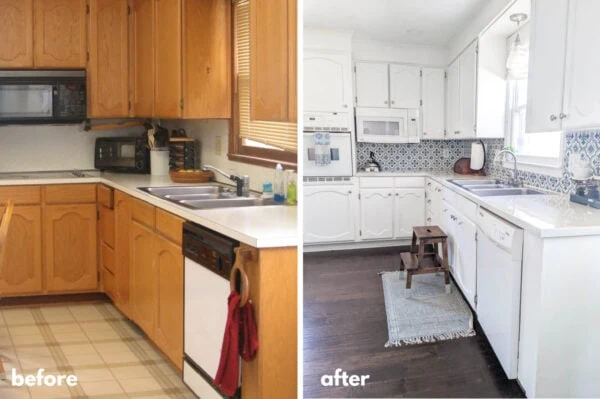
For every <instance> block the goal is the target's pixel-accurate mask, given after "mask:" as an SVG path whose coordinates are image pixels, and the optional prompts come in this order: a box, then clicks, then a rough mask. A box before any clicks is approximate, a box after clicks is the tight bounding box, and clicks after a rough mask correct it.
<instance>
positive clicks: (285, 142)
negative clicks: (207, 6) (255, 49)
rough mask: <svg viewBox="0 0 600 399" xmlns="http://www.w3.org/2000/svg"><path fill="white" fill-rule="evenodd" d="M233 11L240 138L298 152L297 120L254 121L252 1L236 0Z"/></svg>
mask: <svg viewBox="0 0 600 399" xmlns="http://www.w3.org/2000/svg"><path fill="white" fill-rule="evenodd" d="M233 12H234V24H235V38H234V40H235V54H236V57H235V60H234V65H235V71H236V75H237V98H238V107H239V109H238V115H239V118H238V119H239V137H240V138H241V139H248V140H252V141H256V142H259V143H262V144H266V145H269V146H273V147H277V148H280V149H282V150H286V151H291V152H297V148H298V146H297V142H298V139H297V136H298V131H297V124H296V123H292V122H271V121H258V120H250V106H251V104H250V101H251V100H250V34H251V33H250V0H235V1H234V2H233ZM282 84H285V83H284V82H282Z"/></svg>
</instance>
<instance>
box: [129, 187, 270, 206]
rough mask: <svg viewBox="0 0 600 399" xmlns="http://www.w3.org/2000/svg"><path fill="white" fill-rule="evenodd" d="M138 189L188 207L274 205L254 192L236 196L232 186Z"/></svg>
mask: <svg viewBox="0 0 600 399" xmlns="http://www.w3.org/2000/svg"><path fill="white" fill-rule="evenodd" d="M138 190H142V191H145V192H147V193H149V194H152V195H154V196H155V197H158V198H162V199H164V200H167V201H170V202H173V203H174V204H177V205H182V206H185V207H187V208H190V209H212V208H235V207H248V206H264V205H275V202H274V201H273V200H272V199H268V200H265V199H263V198H261V197H260V196H259V195H258V194H255V193H250V196H248V197H238V196H237V195H236V190H235V189H234V188H230V187H226V186H221V185H216V184H214V185H206V186H171V187H138Z"/></svg>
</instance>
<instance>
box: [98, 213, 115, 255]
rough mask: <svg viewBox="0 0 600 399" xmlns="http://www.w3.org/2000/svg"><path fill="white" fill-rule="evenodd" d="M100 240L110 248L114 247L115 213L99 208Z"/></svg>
mask: <svg viewBox="0 0 600 399" xmlns="http://www.w3.org/2000/svg"><path fill="white" fill-rule="evenodd" d="M100 238H101V239H102V242H103V243H105V244H106V245H108V246H110V247H111V248H114V247H115V211H114V210H112V209H109V208H105V207H103V206H101V207H100Z"/></svg>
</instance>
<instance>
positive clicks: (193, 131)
mask: <svg viewBox="0 0 600 399" xmlns="http://www.w3.org/2000/svg"><path fill="white" fill-rule="evenodd" d="M162 124H163V125H164V126H165V127H166V128H168V129H170V130H171V129H176V128H184V129H185V130H186V132H187V134H188V136H189V137H193V138H195V139H197V140H198V141H199V142H200V162H201V164H203V165H212V166H215V167H217V168H219V169H223V170H224V171H226V172H228V173H232V174H239V175H248V176H249V177H250V189H251V190H256V191H262V183H263V181H271V182H272V181H273V179H274V177H275V172H274V168H265V167H262V166H256V165H250V164H246V163H241V162H233V161H230V160H229V159H228V158H227V149H228V139H229V120H169V121H163V123H162ZM216 178H217V180H218V181H220V182H223V183H228V184H231V182H230V181H229V180H228V179H226V178H224V177H222V176H221V175H218V174H216Z"/></svg>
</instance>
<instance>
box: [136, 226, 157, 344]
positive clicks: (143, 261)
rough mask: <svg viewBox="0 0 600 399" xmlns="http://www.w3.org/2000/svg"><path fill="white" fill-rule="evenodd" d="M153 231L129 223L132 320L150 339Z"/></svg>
mask: <svg viewBox="0 0 600 399" xmlns="http://www.w3.org/2000/svg"><path fill="white" fill-rule="evenodd" d="M154 244H155V239H154V231H153V230H151V229H149V228H148V227H146V226H143V225H142V224H140V223H138V222H136V221H135V220H134V221H132V222H131V248H130V249H131V268H132V270H131V271H132V278H133V281H132V284H131V289H132V296H133V298H132V299H133V301H132V302H133V320H134V321H135V322H136V323H137V324H138V325H139V326H140V328H141V329H142V330H144V332H145V333H146V334H148V336H149V337H150V338H153V337H154V320H155V313H156V311H155V309H156V296H157V292H156V279H157V274H156V263H155V255H154V254H155V250H154V248H153V245H154Z"/></svg>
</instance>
